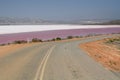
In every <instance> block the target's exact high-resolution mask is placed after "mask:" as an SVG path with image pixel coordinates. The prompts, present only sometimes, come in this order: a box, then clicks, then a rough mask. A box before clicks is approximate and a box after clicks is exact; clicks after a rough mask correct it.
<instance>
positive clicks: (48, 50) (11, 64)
mask: <svg viewBox="0 0 120 80" xmlns="http://www.w3.org/2000/svg"><path fill="white" fill-rule="evenodd" d="M102 38H104V37H99V38H87V39H83V40H76V41H67V42H49V43H42V44H35V45H33V46H29V47H26V48H23V49H20V50H17V51H15V52H14V53H12V54H10V55H7V56H5V57H3V58H0V80H120V77H119V76H117V75H115V74H114V73H113V72H111V71H109V70H108V69H106V68H105V67H103V66H102V65H101V64H99V63H97V62H96V61H95V60H93V59H92V58H91V57H89V56H88V55H87V54H86V53H85V52H84V51H83V50H82V49H80V48H79V46H78V45H79V44H80V43H85V42H88V41H93V40H99V39H102Z"/></svg>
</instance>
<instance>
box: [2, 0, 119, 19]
mask: <svg viewBox="0 0 120 80" xmlns="http://www.w3.org/2000/svg"><path fill="white" fill-rule="evenodd" d="M0 17H29V18H40V19H44V20H57V21H59V20H66V21H69V20H82V19H105V20H106V19H107V20H108V19H120V0H0Z"/></svg>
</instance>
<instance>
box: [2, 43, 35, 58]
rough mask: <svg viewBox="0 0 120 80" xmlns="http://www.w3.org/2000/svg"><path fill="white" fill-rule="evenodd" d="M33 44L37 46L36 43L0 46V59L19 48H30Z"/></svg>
mask: <svg viewBox="0 0 120 80" xmlns="http://www.w3.org/2000/svg"><path fill="white" fill-rule="evenodd" d="M34 44H37V43H29V44H27V43H26V44H11V45H6V46H0V58H1V57H3V56H6V55H8V54H11V53H12V52H15V51H17V50H19V49H21V48H24V47H28V46H32V45H34Z"/></svg>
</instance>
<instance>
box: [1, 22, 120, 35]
mask: <svg viewBox="0 0 120 80" xmlns="http://www.w3.org/2000/svg"><path fill="white" fill-rule="evenodd" d="M95 28H120V25H68V24H66V25H3V26H0V34H11V33H23V32H35V31H49V30H68V29H95Z"/></svg>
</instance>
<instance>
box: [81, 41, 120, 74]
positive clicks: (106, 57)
mask: <svg viewBox="0 0 120 80" xmlns="http://www.w3.org/2000/svg"><path fill="white" fill-rule="evenodd" d="M104 42H105V40H100V41H96V42H89V43H84V44H81V45H80V47H81V48H82V49H84V50H85V51H87V52H88V55H89V56H91V57H92V58H94V59H95V60H96V61H98V62H100V63H101V64H102V65H103V66H105V67H106V68H108V69H110V70H113V71H118V72H120V50H118V49H116V48H115V47H114V46H107V45H106V44H105V43H104Z"/></svg>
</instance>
